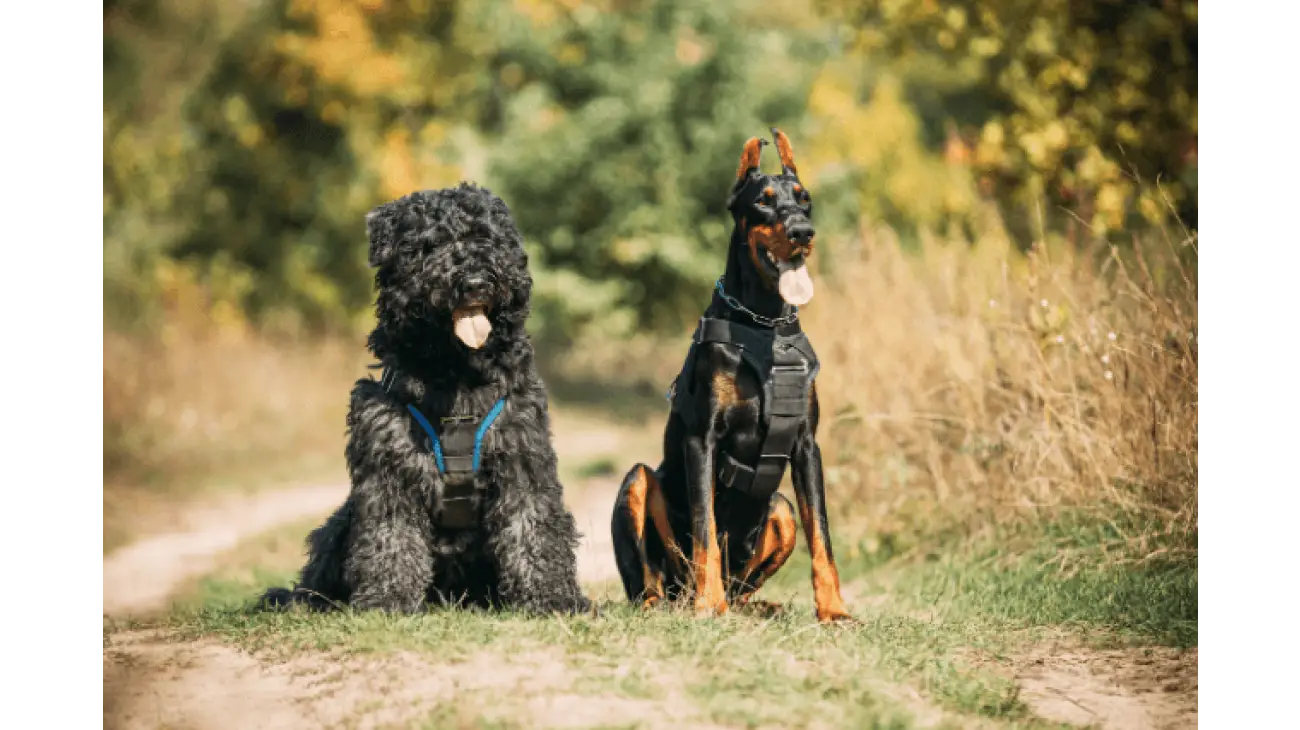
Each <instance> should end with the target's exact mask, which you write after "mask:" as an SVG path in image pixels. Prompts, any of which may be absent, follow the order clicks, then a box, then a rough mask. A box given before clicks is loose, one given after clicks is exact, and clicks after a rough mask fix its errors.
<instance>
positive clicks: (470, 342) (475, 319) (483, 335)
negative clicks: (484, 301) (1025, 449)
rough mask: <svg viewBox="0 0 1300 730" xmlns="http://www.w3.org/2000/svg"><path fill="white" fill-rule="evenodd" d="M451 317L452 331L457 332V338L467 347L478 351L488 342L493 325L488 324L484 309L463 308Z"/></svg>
mask: <svg viewBox="0 0 1300 730" xmlns="http://www.w3.org/2000/svg"><path fill="white" fill-rule="evenodd" d="M451 317H452V329H454V330H455V331H456V336H457V337H459V338H460V341H461V342H464V343H465V346H466V347H468V348H470V349H471V350H477V349H478V348H480V347H482V346H483V343H484V342H487V338H488V334H489V333H491V332H492V324H491V323H490V322H488V318H487V315H486V314H484V313H483V308H482V307H462V308H461V309H457V310H456V311H455V312H453V313H452V315H451Z"/></svg>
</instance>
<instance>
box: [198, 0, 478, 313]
mask: <svg viewBox="0 0 1300 730" xmlns="http://www.w3.org/2000/svg"><path fill="white" fill-rule="evenodd" d="M467 5H469V4H468V3H466V2H462V1H461V0H273V1H272V2H270V3H269V4H268V5H267V6H266V7H265V8H264V10H263V12H262V13H260V14H259V15H258V16H257V17H256V18H254V19H252V20H250V21H249V22H247V23H245V24H244V26H243V28H242V29H241V30H240V32H239V33H238V34H237V36H236V37H234V38H233V39H232V40H231V41H230V42H229V43H227V44H226V45H225V48H224V51H223V53H222V54H221V56H220V58H219V59H218V60H217V63H216V66H215V68H214V70H213V72H212V73H211V74H210V75H209V76H208V78H207V80H206V83H205V85H204V87H203V89H202V90H201V93H199V94H196V95H195V96H194V97H192V99H191V104H190V105H189V107H188V109H187V117H188V119H189V121H190V123H191V125H192V128H193V130H194V133H195V134H196V135H198V137H199V147H200V154H199V159H198V161H197V163H196V165H195V168H196V171H201V174H202V176H203V178H204V180H205V182H206V184H204V185H201V186H193V187H192V188H191V190H190V191H189V192H190V194H191V196H192V197H191V198H190V199H189V200H188V201H187V202H188V204H189V206H190V207H191V210H192V211H193V220H194V226H193V228H192V229H191V230H190V231H189V233H188V235H187V236H186V237H185V238H184V240H183V241H182V242H181V243H180V244H179V246H178V247H177V250H176V253H177V255H178V256H179V257H181V258H183V259H190V260H195V261H199V262H207V263H212V262H215V263H219V264H220V265H221V266H223V267H224V268H226V269H230V270H234V271H248V272H251V273H252V274H253V275H254V276H255V277H256V279H257V285H256V286H253V287H249V288H248V290H247V297H246V299H245V305H246V307H247V308H248V309H249V310H250V311H251V312H253V313H255V314H258V315H260V316H261V318H262V319H263V321H264V322H265V323H268V324H273V325H276V326H280V327H288V328H296V327H302V326H306V327H309V328H311V329H318V328H322V327H328V326H337V325H338V324H340V323H346V322H349V321H355V320H356V319H357V318H358V317H362V318H363V317H365V316H366V314H367V313H368V312H367V310H368V305H369V303H370V296H371V272H370V271H369V270H368V268H367V266H366V245H365V233H364V225H363V219H364V215H365V213H366V211H368V210H369V209H371V208H372V207H374V206H375V205H378V204H379V203H381V202H384V201H385V200H388V199H391V198H395V197H398V196H400V195H404V194H406V193H409V192H411V191H412V190H415V189H418V188H425V187H438V186H442V185H447V184H451V183H454V182H455V181H456V179H457V178H458V177H459V176H460V169H459V168H458V167H457V166H456V164H454V163H455V161H454V159H451V158H450V156H448V155H446V154H444V153H445V152H446V146H447V144H448V141H449V135H450V132H451V130H452V128H453V125H454V124H455V123H457V122H458V121H462V120H466V119H469V118H471V117H473V115H474V108H475V106H474V96H475V90H476V88H477V87H478V85H479V83H480V80H481V79H482V72H483V64H484V61H483V59H484V58H485V57H488V56H490V52H491V49H492V46H491V45H490V42H489V41H490V39H488V38H486V37H484V36H483V35H482V34H480V33H479V32H477V26H476V25H475V23H474V22H473V18H472V17H471V16H469V15H468V14H467V13H466V12H465V7H466V6H467Z"/></svg>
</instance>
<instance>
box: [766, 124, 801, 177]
mask: <svg viewBox="0 0 1300 730" xmlns="http://www.w3.org/2000/svg"><path fill="white" fill-rule="evenodd" d="M772 139H774V140H776V153H777V154H778V155H780V156H781V170H782V171H783V172H785V173H786V174H787V175H798V174H799V168H797V167H795V164H794V150H793V149H791V148H790V138H789V137H787V136H785V133H784V132H782V131H781V130H779V129H777V128H776V127H772Z"/></svg>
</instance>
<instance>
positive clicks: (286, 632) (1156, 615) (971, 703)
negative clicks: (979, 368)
mask: <svg viewBox="0 0 1300 730" xmlns="http://www.w3.org/2000/svg"><path fill="white" fill-rule="evenodd" d="M313 524H314V523H303V524H299V525H294V526H288V527H283V528H277V529H276V530H273V531H270V532H268V533H266V534H264V535H261V536H258V537H257V538H254V539H252V540H249V541H247V542H246V543H245V544H243V545H241V546H240V547H238V548H236V549H235V550H232V551H231V552H229V553H227V554H226V555H224V556H221V558H220V559H219V560H218V565H217V568H216V569H215V570H214V571H213V572H212V573H211V574H209V575H207V576H205V577H204V578H202V579H201V580H198V581H196V582H194V583H193V584H191V586H190V587H189V588H188V589H187V590H186V591H185V592H184V594H183V595H182V596H181V598H180V600H179V601H178V602H177V606H176V609H175V610H174V611H173V612H172V613H171V614H170V615H169V616H167V617H165V618H162V619H159V620H158V621H156V622H155V623H154V624H153V625H155V626H159V627H162V628H164V629H166V630H167V631H169V632H173V633H174V635H175V636H176V637H177V638H178V639H181V640H192V639H197V638H200V637H217V638H219V639H220V640H222V641H224V642H228V643H231V644H233V645H236V646H240V647H242V648H245V649H248V650H251V651H253V652H255V653H258V654H260V655H262V656H264V657H266V658H267V659H269V660H285V659H289V658H291V657H295V656H302V655H304V654H309V655H310V654H318V653H319V654H327V655H328V656H331V657H335V659H334V660H338V659H339V658H340V657H347V656H355V655H385V654H392V653H394V652H414V653H416V654H417V655H421V656H425V657H427V658H428V660H429V661H433V662H437V663H438V664H439V665H442V664H451V665H455V664H456V663H458V662H468V661H472V660H474V659H475V658H476V657H479V658H481V657H483V656H484V655H485V654H486V655H490V656H496V657H501V658H502V660H503V661H505V658H506V657H520V656H528V655H535V654H538V653H549V654H554V655H555V656H557V657H559V659H558V662H559V664H560V668H559V669H548V670H547V671H548V672H551V671H559V672H562V673H563V674H564V676H565V680H564V682H565V689H564V691H565V692H566V693H568V694H577V695H581V696H590V697H605V698H609V697H615V698H619V700H620V701H624V702H629V703H636V702H639V703H642V704H644V705H645V706H647V707H652V706H659V707H662V706H668V705H672V706H681V707H685V708H689V712H690V713H691V714H690V716H691V717H692V718H693V721H695V722H713V723H717V724H720V725H728V726H740V727H759V726H766V727H806V726H811V724H815V723H813V720H816V721H817V722H819V723H822V726H827V727H880V728H909V727H915V726H918V725H919V724H923V725H926V726H931V727H954V728H956V727H976V726H987V727H999V728H1015V727H1025V728H1031V727H1056V726H1055V725H1053V724H1051V723H1049V722H1046V721H1043V720H1041V719H1039V718H1036V717H1035V716H1034V715H1033V714H1032V712H1031V711H1030V709H1029V708H1028V707H1027V706H1026V705H1025V703H1024V702H1023V701H1022V700H1021V699H1020V697H1019V689H1018V686H1017V684H1016V683H1015V682H1014V681H1013V680H1012V679H1010V678H1009V677H1008V676H1007V674H1006V671H1005V668H1006V667H1007V666H1008V665H1009V661H1010V658H1012V657H1015V656H1018V655H1023V654H1026V653H1027V652H1029V651H1030V650H1031V649H1032V648H1033V647H1035V646H1038V645H1041V644H1043V643H1044V642H1047V641H1049V640H1053V639H1060V638H1061V637H1072V638H1073V639H1074V640H1076V641H1077V642H1080V643H1086V644H1090V645H1093V646H1097V647H1117V646H1130V645H1139V646H1150V645H1170V646H1189V645H1190V646H1194V645H1195V643H1196V565H1195V560H1194V557H1190V558H1189V557H1188V556H1187V555H1186V554H1185V553H1184V552H1182V551H1180V550H1179V549H1178V546H1179V545H1180V544H1182V541H1183V540H1184V538H1182V537H1180V536H1169V537H1167V539H1166V541H1165V542H1164V544H1162V545H1160V546H1154V547H1156V549H1159V548H1164V549H1165V552H1164V553H1162V555H1164V556H1166V557H1165V558H1163V559H1152V560H1145V561H1143V562H1141V563H1138V564H1134V563H1133V562H1131V561H1132V560H1133V559H1136V558H1138V556H1141V555H1144V554H1146V553H1148V552H1150V551H1151V549H1152V547H1153V546H1150V545H1143V546H1134V545H1128V544H1126V543H1124V542H1122V541H1118V542H1117V537H1118V536H1120V535H1123V534H1125V532H1126V531H1125V530H1123V529H1121V528H1120V527H1118V526H1115V525H1111V524H1109V523H1108V522H1107V521H1104V520H1097V519H1086V518H1076V519H1068V520H1063V521H1059V522H1053V523H1050V524H1047V525H1040V526H1038V527H1037V528H1033V529H1031V528H1030V527H1028V526H1025V525H1011V526H1008V527H1005V528H1000V529H999V530H996V531H992V532H990V533H988V534H986V535H982V536H975V537H968V538H963V539H960V540H959V539H956V538H953V539H952V541H951V542H950V543H949V544H947V545H945V546H942V549H938V548H939V546H935V547H936V550H937V551H936V552H929V553H927V552H924V551H922V552H921V553H915V554H909V555H905V556H900V557H896V558H893V559H887V560H883V561H880V560H875V559H873V558H872V557H871V556H870V555H868V554H866V553H862V552H859V557H857V558H853V557H847V556H846V557H843V558H841V560H840V563H841V574H842V576H843V578H844V581H845V584H846V591H848V593H849V595H850V605H851V606H852V608H853V611H854V614H855V616H856V618H857V619H858V620H859V623H857V624H856V625H852V626H839V627H827V626H821V625H818V624H817V623H816V622H815V621H814V619H813V615H812V610H811V605H810V597H811V589H810V587H809V582H808V576H809V561H808V558H807V556H806V550H804V549H803V547H802V546H800V547H799V549H798V550H797V551H796V553H795V555H794V557H793V558H792V559H791V561H790V562H789V563H788V564H787V566H786V567H785V568H784V569H783V570H782V571H781V572H780V573H778V574H777V575H776V576H775V577H774V578H773V580H772V581H771V582H769V584H768V586H767V587H765V588H764V590H763V595H764V597H765V598H767V599H769V600H777V601H781V602H783V603H786V604H787V606H788V609H789V610H788V611H787V613H786V614H784V615H781V616H778V617H776V618H772V619H767V618H760V617H758V616H757V615H755V614H750V613H745V612H737V613H733V614H731V615H728V616H726V617H723V618H721V619H716V620H700V619H697V618H695V617H693V616H692V615H691V614H690V612H689V611H688V610H685V609H684V608H681V607H673V608H670V609H669V610H663V611H655V612H648V613H647V612H642V611H640V610H637V609H634V608H631V607H629V606H626V605H624V604H623V602H622V601H621V600H618V598H617V597H616V593H615V592H614V591H613V590H609V589H610V588H612V586H606V587H604V589H597V590H594V591H592V593H593V595H597V596H604V597H606V598H609V599H612V600H605V601H603V602H602V603H601V614H600V615H599V616H581V617H572V618H563V619H560V618H556V619H538V618H533V617H528V616H525V615H522V614H518V613H513V612H504V613H488V612H481V611H455V610H443V609H435V610H431V611H430V612H429V613H427V614H424V615H419V616H401V617H393V616H385V615H381V614H375V613H353V612H339V613H334V614H328V615H310V614H303V613H287V614H266V613H258V612H254V611H250V610H248V604H249V601H251V600H252V599H253V598H254V597H255V596H256V595H257V594H258V593H259V592H260V591H261V590H263V589H264V588H265V587H267V586H269V585H285V584H287V581H289V580H290V579H291V578H292V577H293V572H294V570H295V569H296V568H297V567H298V565H299V564H300V561H301V540H302V538H303V537H304V536H305V534H306V532H307V531H308V530H309V529H310V528H311V527H312V525H313ZM845 542H846V543H847V542H850V541H845ZM1008 546H1011V547H1012V548H1013V549H1012V550H1008V549H1007V547H1008ZM843 552H846V553H847V552H853V551H843ZM1062 555H1067V556H1069V557H1068V558H1066V559H1064V560H1063V559H1062V557H1061V556H1062ZM1101 556H1105V557H1104V559H1103V558H1102V557H1101ZM120 628H124V626H121V625H115V624H111V625H109V626H108V627H107V631H109V633H112V632H115V631H116V630H118V629H120ZM990 658H991V659H990ZM334 660H331V661H334ZM683 677H689V678H690V679H689V681H688V682H682V678H683ZM755 698H761V701H755ZM485 699H487V698H486V697H485ZM515 699H516V700H518V701H519V702H523V700H522V699H519V698H515ZM502 702H504V704H502ZM683 703H684V704H683ZM482 706H487V707H496V709H497V710H498V712H496V714H493V713H488V714H484V715H475V714H474V712H470V711H469V710H467V709H466V708H467V707H468V708H473V707H480V705H477V704H475V703H474V702H467V701H465V700H464V698H462V700H461V701H459V702H458V703H456V705H455V706H440V707H439V708H438V709H437V710H436V711H435V712H434V713H433V714H432V715H430V718H429V719H428V720H427V722H428V723H430V724H429V725H427V726H429V727H434V726H439V727H448V726H455V727H514V726H515V725H512V724H511V723H512V722H516V721H517V720H518V717H519V715H518V713H520V712H524V710H523V709H522V707H523V705H519V706H516V705H513V704H511V703H510V702H509V701H505V700H501V701H497V700H492V701H490V702H488V703H487V704H486V705H482ZM638 706H639V705H638ZM511 708H513V709H511ZM467 713H468V714H467ZM511 713H514V714H513V715H512V714H511ZM512 717H513V718H514V719H512ZM630 726H636V725H635V723H634V724H633V725H630Z"/></svg>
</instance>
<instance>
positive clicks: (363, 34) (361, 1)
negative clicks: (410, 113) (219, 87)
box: [275, 0, 407, 96]
mask: <svg viewBox="0 0 1300 730" xmlns="http://www.w3.org/2000/svg"><path fill="white" fill-rule="evenodd" d="M382 7H383V3H382V2H376V1H373V0H294V2H293V3H292V6H291V14H293V15H295V16H297V17H299V18H301V19H303V20H306V21H314V25H315V28H316V33H315V34H314V35H309V34H303V33H286V34H284V35H282V36H281V37H279V38H277V39H276V43H275V48H276V50H277V51H279V52H280V53H281V54H283V55H285V56H287V57H289V58H292V59H294V60H297V61H298V62H300V63H302V64H304V65H306V66H309V67H310V68H311V69H312V71H314V72H315V74H316V75H317V76H318V77H319V79H320V80H321V81H323V82H325V83H327V84H333V85H336V86H339V87H342V88H344V89H347V90H349V91H351V92H353V93H355V94H357V95H359V96H378V95H380V94H382V93H384V92H386V91H389V90H391V89H392V88H393V87H395V86H400V85H402V84H404V83H405V82H406V80H407V71H406V69H405V68H404V67H403V64H402V63H401V62H400V60H399V59H398V58H397V57H395V56H394V55H393V54H391V53H388V52H386V51H383V50H381V49H380V47H379V45H378V43H377V42H376V39H375V37H374V33H373V32H372V31H371V28H370V23H369V21H368V20H367V18H366V14H367V13H369V12H376V11H378V10H380V9H382Z"/></svg>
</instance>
